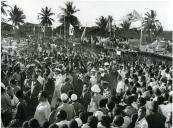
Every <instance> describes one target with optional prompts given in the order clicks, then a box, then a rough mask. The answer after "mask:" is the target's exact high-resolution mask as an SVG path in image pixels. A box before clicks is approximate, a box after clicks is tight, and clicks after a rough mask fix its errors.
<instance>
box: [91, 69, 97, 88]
mask: <svg viewBox="0 0 173 128" xmlns="http://www.w3.org/2000/svg"><path fill="white" fill-rule="evenodd" d="M96 75H97V73H96V69H91V78H90V82H91V86H93V85H94V84H97V76H96Z"/></svg>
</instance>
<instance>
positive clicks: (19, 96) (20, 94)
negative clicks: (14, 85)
mask: <svg viewBox="0 0 173 128" xmlns="http://www.w3.org/2000/svg"><path fill="white" fill-rule="evenodd" d="M16 97H17V98H18V99H20V98H23V91H22V90H18V91H17V92H16Z"/></svg>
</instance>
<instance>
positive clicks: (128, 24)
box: [120, 20, 131, 31]
mask: <svg viewBox="0 0 173 128" xmlns="http://www.w3.org/2000/svg"><path fill="white" fill-rule="evenodd" d="M130 25H131V22H129V21H128V20H124V21H123V23H121V24H120V26H121V27H122V29H123V30H124V31H127V30H129V29H130Z"/></svg>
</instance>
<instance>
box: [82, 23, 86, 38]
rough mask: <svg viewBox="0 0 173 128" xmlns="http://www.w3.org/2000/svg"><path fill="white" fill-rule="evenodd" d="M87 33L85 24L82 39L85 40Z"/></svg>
mask: <svg viewBox="0 0 173 128" xmlns="http://www.w3.org/2000/svg"><path fill="white" fill-rule="evenodd" d="M85 33H86V26H85V28H84V30H83V33H82V36H81V40H83V38H84V37H85Z"/></svg>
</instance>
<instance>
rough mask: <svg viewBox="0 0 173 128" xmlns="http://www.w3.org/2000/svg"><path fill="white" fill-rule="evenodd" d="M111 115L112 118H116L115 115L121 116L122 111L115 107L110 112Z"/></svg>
mask: <svg viewBox="0 0 173 128" xmlns="http://www.w3.org/2000/svg"><path fill="white" fill-rule="evenodd" d="M112 113H113V115H114V116H116V115H122V114H123V111H122V109H121V108H120V107H116V108H114V109H113V110H112Z"/></svg>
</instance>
